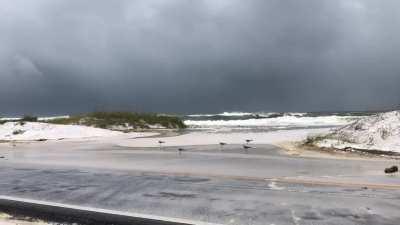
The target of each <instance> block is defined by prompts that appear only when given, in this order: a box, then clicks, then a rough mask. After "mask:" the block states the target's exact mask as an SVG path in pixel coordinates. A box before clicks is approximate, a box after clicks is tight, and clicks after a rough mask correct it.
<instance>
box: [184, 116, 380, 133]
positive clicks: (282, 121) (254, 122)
mask: <svg viewBox="0 0 400 225" xmlns="http://www.w3.org/2000/svg"><path fill="white" fill-rule="evenodd" d="M372 114H375V113H374V112H305V113H299V112H223V113H217V114H192V115H185V116H183V120H184V122H185V124H186V125H188V127H189V129H194V130H212V131H215V132H229V131H234V132H240V131H247V132H248V131H251V132H263V131H271V130H288V129H307V128H329V127H338V126H343V125H346V124H349V123H351V122H354V121H357V120H358V119H360V118H363V117H365V116H370V115H372Z"/></svg>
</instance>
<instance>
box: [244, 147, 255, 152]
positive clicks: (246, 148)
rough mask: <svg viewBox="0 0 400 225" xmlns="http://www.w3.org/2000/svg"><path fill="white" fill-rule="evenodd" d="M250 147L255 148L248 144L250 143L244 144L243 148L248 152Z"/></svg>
mask: <svg viewBox="0 0 400 225" xmlns="http://www.w3.org/2000/svg"><path fill="white" fill-rule="evenodd" d="M249 148H253V147H251V146H248V145H243V149H244V150H245V151H246V153H248V149H249Z"/></svg>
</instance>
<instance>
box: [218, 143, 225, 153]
mask: <svg viewBox="0 0 400 225" xmlns="http://www.w3.org/2000/svg"><path fill="white" fill-rule="evenodd" d="M224 145H226V143H225V142H220V143H219V147H220V150H221V151H222V148H223V147H224Z"/></svg>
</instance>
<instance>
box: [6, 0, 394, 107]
mask: <svg viewBox="0 0 400 225" xmlns="http://www.w3.org/2000/svg"><path fill="white" fill-rule="evenodd" d="M399 7H400V3H399V2H398V1H397V0H387V1H373V0H370V1H367V0H366V1H362V0H338V1H331V0H308V1H302V2H299V1H294V0H288V1H282V0H267V1H265V0H259V1H256V0H249V1H247V0H246V1H243V0H203V1H202V0H168V1H165V0H158V1H156V0H140V1H122V0H121V1H106V0H104V1H85V0H84V1H82V0H80V1H78V0H37V1H27V0H26V1H23V0H14V1H5V0H4V1H1V0H0V34H1V35H0V43H1V44H0V105H1V111H0V113H2V114H15V113H17V114H18V113H41V114H53V113H66V112H68V113H70V112H82V111H92V110H114V109H118V110H136V111H164V112H218V111H226V110H242V111H246V110H247V111H254V110H266V111H268V110H270V111H322V110H368V109H380V108H383V107H384V108H387V107H393V106H396V105H398V104H399V103H400V88H398V85H399V84H400V63H398V60H399V58H400V31H399V29H398V28H399V27H400V14H399V13H398V9H399Z"/></svg>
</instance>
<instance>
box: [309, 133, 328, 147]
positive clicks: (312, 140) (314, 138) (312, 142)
mask: <svg viewBox="0 0 400 225" xmlns="http://www.w3.org/2000/svg"><path fill="white" fill-rule="evenodd" d="M326 139H328V136H327V135H309V136H307V138H306V140H305V141H304V142H303V145H306V146H316V145H317V144H318V143H319V142H321V141H323V140H326Z"/></svg>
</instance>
